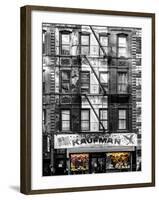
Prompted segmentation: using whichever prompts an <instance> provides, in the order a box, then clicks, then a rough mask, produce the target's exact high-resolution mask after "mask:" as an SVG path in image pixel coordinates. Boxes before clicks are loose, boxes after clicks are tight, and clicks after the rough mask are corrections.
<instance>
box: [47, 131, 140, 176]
mask: <svg viewBox="0 0 159 200" xmlns="http://www.w3.org/2000/svg"><path fill="white" fill-rule="evenodd" d="M51 152H52V153H51V154H50V165H49V164H48V163H46V165H47V166H48V168H50V169H51V170H50V173H51V174H50V175H75V174H94V173H114V172H130V171H140V170H141V148H138V146H137V142H136V135H135V134H132V133H127V134H111V135H100V136H96V135H89V136H86V135H67V134H65V135H62V134H61V135H57V136H55V137H54V148H53V149H52V151H51ZM43 167H45V165H43ZM43 169H45V168H43ZM48 172H49V170H48ZM45 174H46V172H45Z"/></svg>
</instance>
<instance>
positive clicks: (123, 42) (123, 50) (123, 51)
mask: <svg viewBox="0 0 159 200" xmlns="http://www.w3.org/2000/svg"><path fill="white" fill-rule="evenodd" d="M126 56H127V37H126V36H118V57H126Z"/></svg>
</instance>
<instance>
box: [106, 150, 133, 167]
mask: <svg viewBox="0 0 159 200" xmlns="http://www.w3.org/2000/svg"><path fill="white" fill-rule="evenodd" d="M106 158H107V162H106V169H107V170H114V169H116V170H122V169H123V170H124V169H128V170H129V169H130V168H131V154H130V153H129V152H112V153H106Z"/></svg>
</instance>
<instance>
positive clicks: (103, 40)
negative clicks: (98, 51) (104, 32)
mask: <svg viewBox="0 0 159 200" xmlns="http://www.w3.org/2000/svg"><path fill="white" fill-rule="evenodd" d="M100 42H101V45H102V46H108V37H107V36H100Z"/></svg>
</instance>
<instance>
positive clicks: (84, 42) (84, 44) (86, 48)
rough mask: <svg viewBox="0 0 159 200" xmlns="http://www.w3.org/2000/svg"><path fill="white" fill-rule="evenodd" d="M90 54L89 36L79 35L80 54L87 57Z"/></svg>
mask: <svg viewBox="0 0 159 200" xmlns="http://www.w3.org/2000/svg"><path fill="white" fill-rule="evenodd" d="M89 52H90V35H89V34H81V54H82V55H89Z"/></svg>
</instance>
